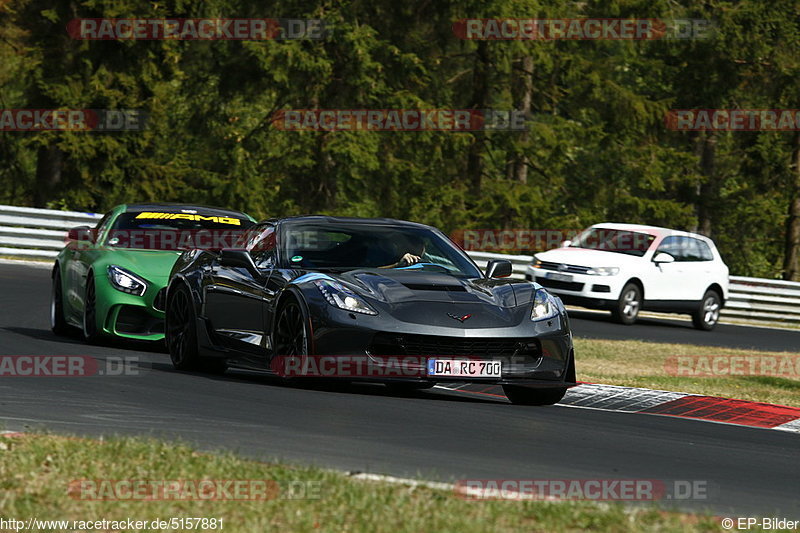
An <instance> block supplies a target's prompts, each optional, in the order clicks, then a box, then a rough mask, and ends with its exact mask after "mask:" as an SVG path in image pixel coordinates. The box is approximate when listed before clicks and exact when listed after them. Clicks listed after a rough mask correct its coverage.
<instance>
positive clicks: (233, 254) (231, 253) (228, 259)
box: [219, 248, 262, 279]
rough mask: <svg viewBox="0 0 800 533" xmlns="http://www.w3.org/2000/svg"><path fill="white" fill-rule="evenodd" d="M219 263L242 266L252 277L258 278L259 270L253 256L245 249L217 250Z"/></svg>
mask: <svg viewBox="0 0 800 533" xmlns="http://www.w3.org/2000/svg"><path fill="white" fill-rule="evenodd" d="M219 264H220V265H222V266H225V267H232V268H244V269H246V270H247V271H248V272H249V273H250V274H251V275H252V276H253V277H254V278H256V279H260V278H261V277H262V276H261V271H260V270H258V267H257V266H256V263H255V261H253V256H252V255H250V252H248V251H247V250H233V249H230V248H226V249H223V250H220V251H219Z"/></svg>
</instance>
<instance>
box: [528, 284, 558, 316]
mask: <svg viewBox="0 0 800 533" xmlns="http://www.w3.org/2000/svg"><path fill="white" fill-rule="evenodd" d="M557 314H558V306H557V305H556V300H555V298H553V296H551V295H550V293H549V292H547V291H545V290H543V289H539V290H538V291H536V295H535V296H534V297H533V309H531V320H546V319H548V318H553V317H554V316H556V315H557Z"/></svg>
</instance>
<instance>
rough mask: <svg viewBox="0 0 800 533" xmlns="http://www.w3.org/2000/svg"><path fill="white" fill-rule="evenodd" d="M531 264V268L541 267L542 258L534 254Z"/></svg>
mask: <svg viewBox="0 0 800 533" xmlns="http://www.w3.org/2000/svg"><path fill="white" fill-rule="evenodd" d="M531 266H532V267H533V268H542V260H541V259H539V258H538V257H536V256H535V255H534V256H533V263H532V264H531Z"/></svg>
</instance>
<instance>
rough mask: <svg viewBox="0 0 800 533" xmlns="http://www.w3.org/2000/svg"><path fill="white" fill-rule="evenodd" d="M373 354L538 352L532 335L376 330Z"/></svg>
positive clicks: (508, 354)
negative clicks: (468, 335) (443, 334)
mask: <svg viewBox="0 0 800 533" xmlns="http://www.w3.org/2000/svg"><path fill="white" fill-rule="evenodd" d="M370 353H371V354H373V355H418V356H436V355H448V356H454V355H462V356H473V357H498V356H505V357H511V356H513V355H527V356H532V357H538V356H539V354H540V353H541V348H540V346H539V341H538V340H537V339H535V338H506V339H503V338H500V339H498V338H472V339H469V338H466V339H465V338H462V337H440V336H437V335H409V334H394V333H377V334H376V335H375V337H374V338H373V340H372V344H371V345H370Z"/></svg>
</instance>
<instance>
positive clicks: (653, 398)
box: [437, 383, 800, 433]
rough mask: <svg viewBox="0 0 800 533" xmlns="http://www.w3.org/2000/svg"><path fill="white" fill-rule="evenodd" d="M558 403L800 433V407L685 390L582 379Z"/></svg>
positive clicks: (485, 392) (484, 389)
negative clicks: (669, 389) (719, 396)
mask: <svg viewBox="0 0 800 533" xmlns="http://www.w3.org/2000/svg"><path fill="white" fill-rule="evenodd" d="M437 388H440V389H445V390H449V391H455V392H461V393H467V394H474V395H481V396H490V397H494V398H505V396H504V395H503V391H502V388H500V387H499V386H496V385H492V386H488V385H477V384H466V385H459V386H453V387H444V386H437ZM559 405H564V406H569V407H582V408H586V409H598V410H602V411H617V412H622V413H644V414H652V415H662V416H674V417H679V418H691V419H695V420H706V421H711V422H722V423H726V424H734V425H739V426H748V427H758V428H767V429H778V430H781V431H791V432H793V433H800V408H798V407H789V406H787V405H773V404H769V403H759V402H748V401H745V400H732V399H729V398H718V397H715V396H703V395H701V394H689V393H686V392H672V391H663V390H651V389H639V388H635V387H620V386H616V385H601V384H597V383H582V384H580V385H577V386H575V387H572V388H571V389H569V390H568V391H567V395H566V396H564V399H563V400H561V401H560V402H559Z"/></svg>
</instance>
